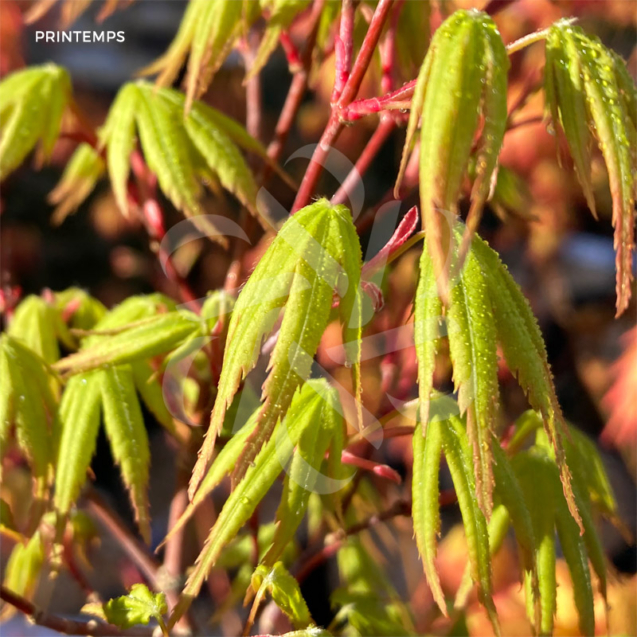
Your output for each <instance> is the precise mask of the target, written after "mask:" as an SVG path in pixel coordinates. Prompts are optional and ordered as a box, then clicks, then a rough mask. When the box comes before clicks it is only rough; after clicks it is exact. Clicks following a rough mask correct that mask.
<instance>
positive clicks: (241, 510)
mask: <svg viewBox="0 0 637 637" xmlns="http://www.w3.org/2000/svg"><path fill="white" fill-rule="evenodd" d="M335 391H336V390H334V389H332V388H330V387H329V385H328V384H327V382H326V381H323V380H315V381H314V380H313V381H308V382H307V383H305V385H303V387H302V388H301V389H300V391H298V392H297V393H296V395H295V397H294V400H293V401H292V404H291V406H290V409H289V411H288V413H287V416H286V417H285V419H284V420H283V421H282V422H281V423H279V426H278V427H277V429H276V430H275V432H274V435H273V436H272V437H271V438H270V440H269V441H268V442H267V444H265V445H264V446H263V448H262V449H261V451H260V452H259V454H258V455H257V457H256V458H255V460H254V463H253V464H252V465H251V466H250V467H249V468H248V470H247V472H246V475H245V477H244V479H243V480H242V481H241V482H239V484H238V485H237V486H236V488H235V489H234V490H233V491H232V493H231V494H230V496H229V497H228V499H227V500H226V502H225V504H224V506H223V509H222V510H221V512H220V513H219V517H218V518H217V520H216V522H215V525H214V526H213V528H212V530H211V531H210V535H209V536H208V539H207V540H206V543H205V545H204V548H203V550H202V551H201V553H200V555H199V557H198V558H197V562H196V564H195V566H194V568H193V570H192V571H191V573H190V575H189V577H188V581H187V582H186V586H185V588H184V590H183V592H182V594H181V598H180V601H179V603H178V604H177V606H176V607H175V610H174V612H173V615H172V616H171V618H170V626H171V627H172V626H174V625H175V623H176V622H177V621H178V620H179V618H180V617H181V616H182V615H183V614H184V613H185V612H186V610H187V609H188V607H189V606H190V604H191V602H192V600H193V599H194V598H195V597H196V596H197V594H198V593H199V590H200V589H201V586H202V584H203V582H204V580H205V579H206V577H207V576H208V573H209V572H210V569H211V568H212V567H213V566H214V565H215V564H216V563H217V560H218V559H219V556H220V554H221V550H222V549H223V548H224V546H226V544H228V542H229V541H230V540H232V538H233V537H234V536H235V535H236V534H237V533H238V531H239V529H240V528H241V527H242V526H243V525H244V524H245V522H246V521H247V520H248V519H249V518H250V516H251V515H252V513H253V512H254V510H255V508H256V507H257V505H258V504H259V502H260V501H261V500H262V498H263V497H264V496H265V494H266V493H267V491H268V490H269V488H270V487H271V486H272V484H273V483H274V481H275V480H276V478H277V476H278V475H279V474H280V473H281V469H282V468H283V467H284V466H285V465H286V464H287V463H288V461H289V460H290V458H291V457H292V453H293V450H294V446H295V445H296V444H297V442H298V440H299V438H300V436H301V435H302V433H303V431H305V430H306V429H307V428H308V427H311V426H313V424H314V423H315V422H316V421H317V420H318V419H319V418H320V417H321V414H322V413H323V405H324V403H325V401H328V404H329V403H330V402H331V401H332V400H336V398H335V397H334V396H335ZM229 455H230V454H229ZM220 457H221V455H220ZM213 467H214V465H213ZM223 467H224V469H225V464H224V465H223Z"/></svg>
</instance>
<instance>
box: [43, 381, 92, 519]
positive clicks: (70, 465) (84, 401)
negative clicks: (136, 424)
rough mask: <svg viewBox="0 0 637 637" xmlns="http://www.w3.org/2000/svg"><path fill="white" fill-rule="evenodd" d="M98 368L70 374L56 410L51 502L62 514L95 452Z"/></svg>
mask: <svg viewBox="0 0 637 637" xmlns="http://www.w3.org/2000/svg"><path fill="white" fill-rule="evenodd" d="M101 380H102V379H101V378H100V372H99V371H98V372H89V373H88V374H81V375H77V376H73V377H72V378H71V379H70V380H69V381H68V383H67V384H66V388H65V390H64V393H63V394H62V402H61V403H60V410H59V413H58V423H57V427H58V432H59V433H58V434H57V435H58V437H59V447H58V457H57V464H56V472H55V496H54V499H53V504H54V506H55V509H56V510H57V511H58V513H59V514H60V515H61V516H62V517H65V516H67V515H68V513H69V511H70V510H71V506H72V505H73V503H74V502H75V500H77V497H78V495H79V493H80V489H81V488H82V485H83V484H84V480H85V478H86V471H87V469H88V467H89V465H90V463H91V458H92V457H93V453H94V452H95V445H96V441H97V431H98V429H99V425H100V402H101V387H100V382H101Z"/></svg>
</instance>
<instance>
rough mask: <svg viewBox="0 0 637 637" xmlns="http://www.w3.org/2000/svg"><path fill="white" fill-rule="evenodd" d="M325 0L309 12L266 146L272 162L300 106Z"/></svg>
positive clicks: (265, 171) (266, 171)
mask: <svg viewBox="0 0 637 637" xmlns="http://www.w3.org/2000/svg"><path fill="white" fill-rule="evenodd" d="M324 5H325V0H314V4H313V5H312V11H311V13H310V18H309V21H310V24H311V27H310V33H309V35H308V37H307V43H306V45H305V49H304V50H303V55H302V57H301V66H300V68H299V70H298V71H297V72H296V73H295V75H294V77H293V78H292V83H291V84H290V88H289V90H288V95H287V97H286V98H285V104H284V105H283V109H282V110H281V114H280V115H279V121H278V122H277V125H276V128H275V130H274V139H273V140H272V141H271V142H270V145H269V146H268V157H269V158H270V159H271V160H272V162H273V163H276V162H278V161H279V159H280V158H281V153H282V152H283V146H284V145H285V142H286V140H287V138H288V135H289V134H290V130H291V129H292V125H293V124H294V119H295V118H296V113H297V111H298V110H299V107H300V106H301V101H302V100H303V95H304V94H305V91H306V89H307V83H308V78H309V73H310V66H311V65H312V51H313V50H314V44H315V43H316V37H317V35H318V29H319V23H320V17H321V13H322V12H323V6H324ZM271 171H272V169H271V167H270V166H269V165H267V164H266V166H265V167H264V169H263V175H262V181H265V180H266V179H267V178H268V176H269V175H270V173H271Z"/></svg>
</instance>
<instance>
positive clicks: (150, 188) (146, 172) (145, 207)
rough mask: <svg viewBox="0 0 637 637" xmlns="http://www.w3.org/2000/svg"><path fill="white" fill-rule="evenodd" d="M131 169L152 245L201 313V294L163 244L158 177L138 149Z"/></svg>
mask: <svg viewBox="0 0 637 637" xmlns="http://www.w3.org/2000/svg"><path fill="white" fill-rule="evenodd" d="M131 169H132V171H133V174H134V175H135V178H136V182H137V190H138V193H139V199H140V201H139V203H140V207H141V210H142V214H143V220H144V224H145V225H146V229H147V231H148V234H149V235H150V238H151V239H152V240H153V241H152V244H151V247H152V248H153V249H154V250H155V251H156V252H157V256H158V257H159V260H160V262H161V263H163V264H164V271H165V272H166V276H167V277H168V279H170V280H171V281H172V282H173V283H175V284H176V285H177V289H178V290H179V294H180V296H181V298H182V299H183V301H184V302H185V303H186V304H187V305H188V306H189V307H190V308H191V309H192V310H193V311H194V312H197V313H198V312H199V310H200V309H201V304H200V302H199V300H198V297H197V295H196V294H195V293H194V292H193V291H192V289H191V288H190V285H189V284H188V282H187V281H186V279H184V278H183V277H182V276H181V275H180V274H179V272H177V270H176V269H175V266H174V265H173V263H172V260H171V259H170V255H169V254H167V253H166V250H165V248H164V247H162V239H163V238H164V237H165V236H166V228H165V226H164V212H163V210H162V208H161V205H160V204H159V201H158V200H157V178H156V176H155V175H154V174H153V173H152V172H151V171H150V169H149V168H148V166H147V165H146V162H145V161H144V158H143V157H142V154H141V153H140V152H139V151H138V150H135V151H133V154H132V155H131ZM131 194H133V193H131Z"/></svg>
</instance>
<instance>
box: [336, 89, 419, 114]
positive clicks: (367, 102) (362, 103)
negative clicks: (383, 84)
mask: <svg viewBox="0 0 637 637" xmlns="http://www.w3.org/2000/svg"><path fill="white" fill-rule="evenodd" d="M415 87H416V80H411V81H410V82H407V84H403V86H401V87H400V88H399V89H396V90H395V91H391V92H390V93H387V94H385V95H383V96H382V97H371V98H369V99H364V100H356V101H355V102H352V103H351V104H350V105H349V106H348V107H347V108H346V109H345V110H344V111H343V112H342V113H341V117H342V119H343V120H344V121H347V122H353V121H355V120H357V119H360V118H361V117H364V116H365V115H374V114H375V113H378V112H380V111H383V110H396V109H402V108H405V107H406V106H408V102H409V100H410V99H411V97H412V95H413V94H414V89H415Z"/></svg>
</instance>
